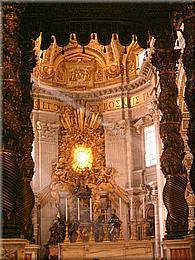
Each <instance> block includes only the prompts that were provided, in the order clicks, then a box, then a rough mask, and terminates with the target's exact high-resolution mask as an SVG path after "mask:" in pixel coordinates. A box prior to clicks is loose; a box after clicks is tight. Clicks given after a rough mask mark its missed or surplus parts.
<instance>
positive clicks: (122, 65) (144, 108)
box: [32, 33, 194, 256]
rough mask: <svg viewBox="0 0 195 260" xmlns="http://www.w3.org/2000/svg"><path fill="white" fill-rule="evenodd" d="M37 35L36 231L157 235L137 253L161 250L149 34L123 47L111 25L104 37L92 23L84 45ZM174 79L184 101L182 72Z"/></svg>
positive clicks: (48, 241) (72, 235) (158, 146)
mask: <svg viewBox="0 0 195 260" xmlns="http://www.w3.org/2000/svg"><path fill="white" fill-rule="evenodd" d="M40 41H41V35H40V37H39V38H38V39H37V41H36V52H37V56H38V57H39V60H38V63H37V66H36V67H35V69H34V72H33V75H32V79H33V82H34V84H33V97H34V109H33V112H32V122H33V129H34V134H35V139H34V143H33V158H34V161H35V175H34V177H33V190H34V193H35V199H36V202H35V208H34V210H33V221H34V228H35V230H36V231H35V239H36V240H37V241H39V242H40V243H41V244H42V245H45V247H46V248H49V247H53V246H54V247H55V245H57V244H58V243H63V241H64V240H65V238H66V240H65V241H70V242H74V243H77V242H78V241H83V242H90V241H95V242H102V243H103V242H104V241H123V240H124V241H128V240H132V241H134V240H136V241H145V240H146V241H153V243H154V244H152V243H150V244H149V245H148V246H147V247H148V252H147V253H146V252H145V249H144V251H142V250H141V246H140V244H137V247H138V249H139V250H140V254H141V255H142V254H144V252H145V254H148V255H150V254H152V247H153V246H154V247H155V253H156V256H158V255H160V240H161V239H162V234H164V232H165V216H166V211H165V207H164V206H163V202H162V190H163V185H164V180H163V176H162V174H161V170H160V167H159V159H158V158H159V157H160V154H161V152H162V142H161V140H160V137H159V119H160V113H159V111H158V108H157V98H158V95H159V80H158V77H157V73H156V71H155V69H154V67H153V66H152V64H151V62H150V59H151V53H152V51H153V48H152V45H153V43H154V39H151V41H150V45H151V48H148V49H147V50H145V49H142V48H141V47H140V46H139V44H138V43H137V41H136V36H133V39H132V43H131V44H130V45H129V46H128V47H126V48H125V51H124V48H123V46H121V44H120V43H119V41H118V39H117V35H116V34H115V35H113V38H112V41H111V43H110V45H108V46H107V47H103V46H101V45H100V44H99V43H98V40H97V35H96V34H95V33H94V34H92V35H91V40H90V43H89V44H88V45H87V46H86V47H84V48H83V47H82V46H80V45H79V44H78V43H77V40H76V35H75V34H72V35H71V36H70V42H69V44H68V45H67V46H65V47H63V48H61V47H58V45H57V44H56V40H55V37H53V43H52V44H51V45H50V46H49V48H48V49H47V50H45V51H43V52H42V51H41V50H40ZM180 44H182V39H180ZM180 66H181V65H180ZM180 70H182V69H181V68H180ZM180 73H182V72H180ZM179 77H182V79H181V78H180V79H179ZM178 80H181V81H182V82H181V83H180V84H181V90H180V91H181V93H180V102H181V106H183V105H184V101H183V93H182V91H183V85H184V80H185V78H184V74H183V75H182V76H181V75H180V74H179V75H178ZM183 109H185V108H183ZM183 112H184V113H186V110H184V111H183ZM185 115H187V114H185ZM186 120H188V117H185V119H184V120H183V125H182V126H183V128H182V129H181V131H182V133H183V136H185V133H186V125H185V124H186ZM189 200H190V195H189ZM113 214H114V215H113ZM112 218H113V219H112ZM105 223H107V225H105ZM193 224H194V216H191V218H190V226H191V228H192V226H193ZM62 247H63V246H62ZM71 252H72V251H71ZM69 253H70V252H68V254H69ZM77 253H78V252H76V253H75V254H77Z"/></svg>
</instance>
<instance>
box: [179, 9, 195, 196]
mask: <svg viewBox="0 0 195 260" xmlns="http://www.w3.org/2000/svg"><path fill="white" fill-rule="evenodd" d="M182 15H183V21H184V33H183V35H184V38H185V49H184V54H183V63H184V69H185V72H186V76H187V81H186V89H185V102H186V104H187V107H188V111H189V114H190V120H189V128H188V137H189V140H188V145H189V147H190V151H191V153H192V155H193V158H195V70H194V68H195V58H194V57H195V8H194V6H193V4H187V5H186V6H185V8H184V9H183V14H182ZM190 184H191V187H192V190H193V192H194V194H195V160H194V159H193V163H192V166H191V169H190Z"/></svg>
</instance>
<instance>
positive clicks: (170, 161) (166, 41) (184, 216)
mask: <svg viewBox="0 0 195 260" xmlns="http://www.w3.org/2000/svg"><path fill="white" fill-rule="evenodd" d="M157 31H158V33H157V34H156V42H155V53H154V54H153V57H152V63H153V65H154V66H155V67H156V68H157V70H158V71H159V77H160V87H161V93H160V96H159V100H158V106H159V109H160V110H161V113H162V118H161V121H160V136H161V138H162V142H163V145H164V149H163V153H162V155H161V158H160V162H161V169H162V172H163V174H164V176H165V178H166V183H165V187H164V190H163V201H164V204H165V207H166V209H167V211H168V215H167V220H166V233H167V235H166V238H167V239H176V238H182V237H183V236H185V235H186V234H187V231H188V206H187V203H186V200H185V196H184V193H185V189H186V185H187V173H186V169H185V167H184V166H183V164H182V161H183V158H184V143H183V140H182V137H181V135H180V132H179V131H180V124H181V111H180V110H179V107H178V105H177V97H178V89H177V85H176V71H175V66H176V61H177V59H178V57H179V55H178V54H179V53H177V52H176V51H175V50H174V46H175V37H174V33H173V32H172V30H171V28H168V26H167V27H166V25H164V24H161V25H159V27H158V30H157Z"/></svg>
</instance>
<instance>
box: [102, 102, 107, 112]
mask: <svg viewBox="0 0 195 260" xmlns="http://www.w3.org/2000/svg"><path fill="white" fill-rule="evenodd" d="M103 110H104V111H105V110H108V104H107V103H106V102H105V103H103Z"/></svg>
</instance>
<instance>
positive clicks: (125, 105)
mask: <svg viewBox="0 0 195 260" xmlns="http://www.w3.org/2000/svg"><path fill="white" fill-rule="evenodd" d="M124 107H128V105H127V97H125V98H124Z"/></svg>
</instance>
